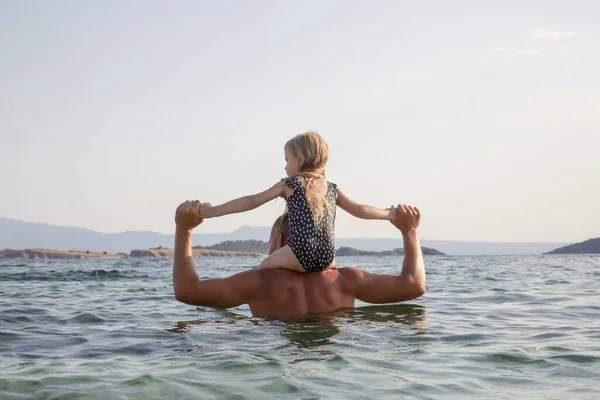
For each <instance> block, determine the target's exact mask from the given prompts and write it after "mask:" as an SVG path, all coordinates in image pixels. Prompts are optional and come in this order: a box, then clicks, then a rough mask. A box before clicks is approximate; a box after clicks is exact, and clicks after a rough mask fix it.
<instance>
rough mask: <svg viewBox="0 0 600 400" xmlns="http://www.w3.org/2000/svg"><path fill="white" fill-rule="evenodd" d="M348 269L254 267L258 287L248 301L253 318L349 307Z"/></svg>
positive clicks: (350, 300) (311, 312)
mask: <svg viewBox="0 0 600 400" xmlns="http://www.w3.org/2000/svg"><path fill="white" fill-rule="evenodd" d="M346 270H349V268H340V269H329V270H326V271H321V272H313V273H299V272H294V271H290V270H286V269H272V270H255V271H254V272H255V273H257V274H258V277H259V280H260V286H261V290H259V291H258V292H257V293H256V295H255V296H256V297H255V298H254V299H252V300H250V301H249V303H248V304H249V306H250V310H251V311H252V314H253V315H254V316H257V317H263V318H268V317H273V318H286V317H294V316H298V315H306V314H319V313H326V312H330V311H334V310H337V309H339V308H343V307H353V306H354V299H355V297H354V296H353V295H352V294H350V293H349V290H348V289H349V288H348V287H347V285H346V283H347V280H346V279H344V275H345V274H344V273H345V271H346Z"/></svg>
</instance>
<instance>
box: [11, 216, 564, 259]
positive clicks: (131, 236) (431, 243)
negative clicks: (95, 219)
mask: <svg viewBox="0 0 600 400" xmlns="http://www.w3.org/2000/svg"><path fill="white" fill-rule="evenodd" d="M200 231H201V229H200ZM270 232H271V228H270V227H253V226H242V227H240V228H239V229H237V230H235V231H233V232H229V233H197V234H194V235H193V238H192V239H193V243H194V245H200V246H205V247H207V246H212V245H214V244H217V243H221V242H225V241H235V240H260V241H266V240H268V239H269V234H270ZM173 241H174V237H173V235H172V234H162V233H156V232H140V231H127V232H122V233H101V232H95V231H92V230H89V229H82V228H76V227H68V226H58V225H49V224H41V223H36V222H24V221H18V220H14V219H9V218H0V249H4V248H8V249H32V248H42V249H56V250H63V251H68V250H71V249H76V250H79V251H83V252H85V251H87V250H89V251H96V252H104V251H106V252H108V253H129V252H130V251H131V250H132V249H149V248H152V247H159V246H162V247H165V248H171V247H173ZM421 244H422V245H423V246H426V247H428V248H432V249H437V250H439V251H441V252H444V253H446V254H451V255H488V254H492V255H506V254H514V255H520V254H542V253H545V252H548V251H551V250H553V249H556V248H557V247H561V246H565V245H566V244H568V243H557V242H553V243H491V242H463V241H452V240H426V239H422V240H421ZM336 245H337V246H338V247H342V246H343V247H352V248H355V249H360V250H365V251H391V250H392V249H395V248H397V247H398V246H400V245H402V239H401V237H400V234H398V236H397V237H396V238H393V239H392V238H378V239H375V238H342V237H339V234H338V237H337V238H336Z"/></svg>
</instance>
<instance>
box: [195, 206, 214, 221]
mask: <svg viewBox="0 0 600 400" xmlns="http://www.w3.org/2000/svg"><path fill="white" fill-rule="evenodd" d="M212 208H213V206H212V205H211V204H210V203H202V204H200V208H199V209H198V218H210V217H212V213H211V212H212Z"/></svg>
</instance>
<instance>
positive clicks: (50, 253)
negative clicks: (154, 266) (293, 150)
mask: <svg viewBox="0 0 600 400" xmlns="http://www.w3.org/2000/svg"><path fill="white" fill-rule="evenodd" d="M192 255H193V256H194V257H245V258H259V257H264V256H265V254H261V253H256V252H241V251H223V250H207V249H193V250H192ZM141 257H151V258H172V257H173V249H150V250H142V249H136V250H132V251H131V252H130V253H129V254H125V253H117V254H113V253H106V252H97V251H94V252H93V251H89V252H88V251H77V250H69V251H64V250H52V249H37V248H34V249H23V250H12V249H4V250H0V260H9V259H30V260H35V259H40V260H50V259H85V258H94V259H100V258H141Z"/></svg>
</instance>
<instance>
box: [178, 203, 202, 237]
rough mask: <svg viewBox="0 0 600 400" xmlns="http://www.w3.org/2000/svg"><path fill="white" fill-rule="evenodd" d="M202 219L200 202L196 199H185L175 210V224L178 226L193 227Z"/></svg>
mask: <svg viewBox="0 0 600 400" xmlns="http://www.w3.org/2000/svg"><path fill="white" fill-rule="evenodd" d="M202 221H204V218H202V217H200V202H199V201H198V200H194V201H189V200H188V201H185V202H183V203H181V204H180V205H179V207H177V211H175V225H177V227H178V228H183V229H190V230H191V229H194V228H195V227H197V226H198V225H200V224H201V223H202Z"/></svg>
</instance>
